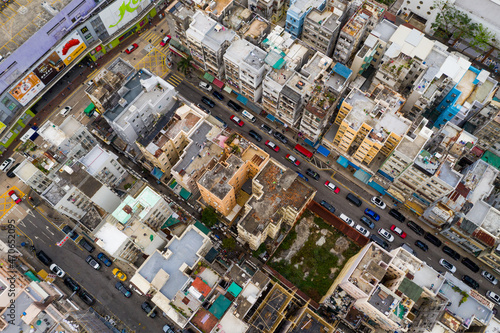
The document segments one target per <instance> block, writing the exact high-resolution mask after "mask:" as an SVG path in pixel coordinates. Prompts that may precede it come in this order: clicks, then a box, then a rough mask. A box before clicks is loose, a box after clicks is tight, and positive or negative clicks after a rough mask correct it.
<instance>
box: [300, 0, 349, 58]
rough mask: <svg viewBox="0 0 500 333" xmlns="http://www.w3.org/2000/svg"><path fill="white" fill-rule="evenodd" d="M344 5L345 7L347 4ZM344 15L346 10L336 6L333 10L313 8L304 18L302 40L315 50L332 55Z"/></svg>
mask: <svg viewBox="0 0 500 333" xmlns="http://www.w3.org/2000/svg"><path fill="white" fill-rule="evenodd" d="M343 7H344V9H345V5H344V6H343ZM343 16H344V11H343V10H341V9H338V8H335V7H334V8H333V11H330V10H328V9H324V10H323V11H320V10H319V9H317V8H313V9H312V10H311V11H310V12H309V14H307V16H306V18H305V20H304V27H303V30H302V37H301V39H302V41H303V42H304V43H306V44H307V45H309V46H310V47H311V48H312V49H313V50H317V51H319V52H321V53H323V54H325V55H327V56H331V55H332V52H333V47H334V46H335V41H336V40H337V37H338V35H339V32H340V26H341V23H342V22H341V21H342V17H343Z"/></svg>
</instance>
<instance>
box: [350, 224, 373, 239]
mask: <svg viewBox="0 0 500 333" xmlns="http://www.w3.org/2000/svg"><path fill="white" fill-rule="evenodd" d="M354 229H356V231H357V232H359V233H360V234H362V235H363V236H365V237H370V232H369V231H368V230H366V229H365V228H363V227H362V226H360V225H359V224H356V227H355V228H354Z"/></svg>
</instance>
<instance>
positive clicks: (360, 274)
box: [348, 243, 392, 296]
mask: <svg viewBox="0 0 500 333" xmlns="http://www.w3.org/2000/svg"><path fill="white" fill-rule="evenodd" d="M391 259H392V256H391V255H390V254H388V253H387V252H385V251H384V250H382V248H381V247H380V246H378V245H376V244H375V243H370V245H369V246H368V248H367V249H366V252H365V253H364V255H363V257H362V258H361V260H360V261H359V263H358V264H357V265H356V267H355V268H354V270H353V271H352V274H351V275H350V276H349V277H348V279H349V281H350V282H351V283H353V284H354V285H355V286H356V287H358V288H359V289H360V290H361V291H362V292H364V293H365V294H366V295H367V296H368V295H370V293H371V292H372V290H373V289H374V288H375V286H376V285H377V284H378V282H380V281H382V278H383V277H384V276H385V274H386V269H387V267H388V265H389V263H390V262H391ZM382 263H385V265H382ZM384 266H385V267H384Z"/></svg>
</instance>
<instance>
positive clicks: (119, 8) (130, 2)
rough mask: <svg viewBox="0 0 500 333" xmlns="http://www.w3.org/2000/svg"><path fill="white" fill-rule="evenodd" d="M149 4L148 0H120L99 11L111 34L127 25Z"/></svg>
mask: <svg viewBox="0 0 500 333" xmlns="http://www.w3.org/2000/svg"><path fill="white" fill-rule="evenodd" d="M148 4H149V1H148V0H118V1H115V2H114V3H112V4H111V5H110V6H108V7H107V8H105V9H104V10H103V11H101V12H100V13H99V17H100V18H101V20H102V22H103V23H104V26H105V27H106V30H107V31H108V33H109V34H110V35H112V34H113V33H115V32H116V31H118V30H119V29H120V28H122V27H124V26H125V25H127V24H128V23H129V22H130V21H132V20H133V19H134V18H136V17H137V15H139V13H140V12H142V11H143V10H144V9H145V8H146V7H147V6H148Z"/></svg>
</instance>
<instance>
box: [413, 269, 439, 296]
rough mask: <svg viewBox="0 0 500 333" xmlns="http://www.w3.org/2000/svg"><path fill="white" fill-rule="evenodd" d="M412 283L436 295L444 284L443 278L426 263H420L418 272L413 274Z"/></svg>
mask: <svg viewBox="0 0 500 333" xmlns="http://www.w3.org/2000/svg"><path fill="white" fill-rule="evenodd" d="M412 281H413V282H414V283H415V284H417V285H418V286H420V287H422V288H427V289H428V290H431V291H432V292H433V293H435V294H437V293H438V291H439V288H440V287H441V285H442V284H443V282H444V276H443V275H441V274H439V273H438V272H437V271H436V270H435V269H434V268H432V267H430V266H428V265H427V264H426V263H422V264H421V266H420V267H419V268H418V270H416V271H415V272H414V275H413V280H412Z"/></svg>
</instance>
